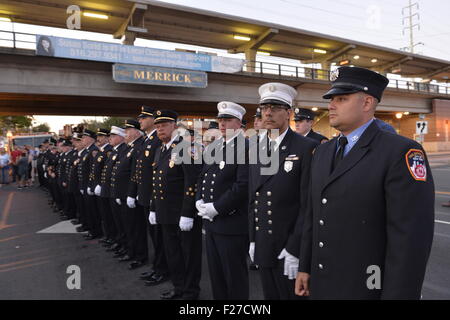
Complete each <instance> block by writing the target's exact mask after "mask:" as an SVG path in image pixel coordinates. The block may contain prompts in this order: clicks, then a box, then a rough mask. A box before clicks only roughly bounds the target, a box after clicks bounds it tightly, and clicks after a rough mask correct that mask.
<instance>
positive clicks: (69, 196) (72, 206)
mask: <svg viewBox="0 0 450 320" xmlns="http://www.w3.org/2000/svg"><path fill="white" fill-rule="evenodd" d="M65 197H66V201H65V203H64V213H65V215H66V216H67V217H68V218H69V219H75V218H76V215H77V204H76V201H75V195H74V194H73V192H68V191H65Z"/></svg>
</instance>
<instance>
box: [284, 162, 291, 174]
mask: <svg viewBox="0 0 450 320" xmlns="http://www.w3.org/2000/svg"><path fill="white" fill-rule="evenodd" d="M292 166H293V162H292V161H285V162H284V171H286V172H289V171H291V170H292Z"/></svg>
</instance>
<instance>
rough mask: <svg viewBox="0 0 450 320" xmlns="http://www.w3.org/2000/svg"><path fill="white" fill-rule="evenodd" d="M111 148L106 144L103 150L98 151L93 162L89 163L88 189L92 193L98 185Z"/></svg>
mask: <svg viewBox="0 0 450 320" xmlns="http://www.w3.org/2000/svg"><path fill="white" fill-rule="evenodd" d="M111 150H112V146H111V145H110V144H106V145H105V146H104V147H103V149H98V152H97V153H96V154H95V156H94V159H93V161H92V162H91V170H90V173H89V180H88V187H89V188H91V191H92V192H94V190H95V187H96V186H97V185H99V184H100V179H101V175H102V171H103V167H104V165H105V163H106V159H107V158H108V155H109V154H110V153H111Z"/></svg>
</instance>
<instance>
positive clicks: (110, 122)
mask: <svg viewBox="0 0 450 320" xmlns="http://www.w3.org/2000/svg"><path fill="white" fill-rule="evenodd" d="M126 119H127V118H123V117H107V118H105V120H103V122H102V125H101V127H102V128H105V129H108V130H109V129H111V126H116V127H123V125H124V123H125V120H126Z"/></svg>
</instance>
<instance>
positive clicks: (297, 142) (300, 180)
mask: <svg viewBox="0 0 450 320" xmlns="http://www.w3.org/2000/svg"><path fill="white" fill-rule="evenodd" d="M259 94H260V108H261V114H262V121H263V124H264V128H265V129H266V130H267V132H266V133H265V134H264V136H263V137H262V139H261V140H260V142H259V146H260V147H259V148H258V150H259V153H260V154H259V159H258V160H259V161H258V163H257V164H252V165H250V170H249V171H250V174H249V195H250V196H249V209H250V214H249V218H250V241H251V243H250V247H249V255H250V257H251V259H252V260H253V261H254V263H255V264H257V265H258V266H259V273H260V276H261V282H262V287H263V293H264V298H265V299H267V300H280V299H281V300H288V299H295V298H296V296H295V294H294V283H295V281H294V280H295V276H296V274H297V268H298V253H299V247H300V237H301V228H300V227H297V228H296V225H301V226H302V225H303V218H304V216H305V213H306V207H307V194H308V187H309V174H310V163H311V158H312V153H313V150H314V148H315V146H316V145H317V143H316V142H315V141H314V140H311V139H308V138H305V137H303V136H301V135H299V134H297V133H295V132H294V131H292V130H291V129H290V127H289V122H290V117H291V115H292V105H293V100H294V98H295V97H296V96H297V91H296V90H295V89H294V88H292V87H290V86H288V85H286V84H283V83H266V84H264V85H262V86H261V87H260V88H259ZM264 151H267V154H268V155H269V160H270V162H269V165H270V167H265V165H264V164H263V163H262V161H261V160H262V159H263V157H262V156H263V152H264ZM277 160H278V161H277ZM263 169H271V170H270V171H271V172H270V171H269V172H266V171H268V170H263Z"/></svg>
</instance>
